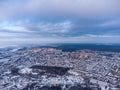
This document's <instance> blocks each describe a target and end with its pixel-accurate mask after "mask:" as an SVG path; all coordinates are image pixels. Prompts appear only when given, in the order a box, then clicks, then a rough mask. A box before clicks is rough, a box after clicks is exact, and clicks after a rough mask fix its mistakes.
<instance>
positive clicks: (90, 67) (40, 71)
mask: <svg viewBox="0 0 120 90" xmlns="http://www.w3.org/2000/svg"><path fill="white" fill-rule="evenodd" d="M0 68H1V69H0V73H1V74H0V90H120V52H115V51H114V52H112V51H111V52H110V51H96V50H90V49H80V50H75V51H63V50H61V49H58V48H50V47H29V48H25V47H23V48H20V47H9V48H8V49H7V48H2V49H0Z"/></svg>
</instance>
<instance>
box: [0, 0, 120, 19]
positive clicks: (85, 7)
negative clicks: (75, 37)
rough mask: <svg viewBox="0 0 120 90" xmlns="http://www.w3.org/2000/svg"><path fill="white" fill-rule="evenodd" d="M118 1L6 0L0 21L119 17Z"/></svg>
mask: <svg viewBox="0 0 120 90" xmlns="http://www.w3.org/2000/svg"><path fill="white" fill-rule="evenodd" d="M119 3H120V1H119V0H99V1H96V0H76V1H74V0H7V1H6V2H1V6H0V11H1V13H0V19H1V20H2V19H6V18H7V19H9V18H12V19H14V18H19V17H26V16H31V17H32V16H41V17H47V18H49V17H51V18H53V19H54V18H57V19H58V18H62V19H65V18H67V17H69V18H70V17H71V18H75V17H76V18H77V19H78V18H80V17H89V18H91V17H96V18H97V16H100V17H101V16H102V17H104V16H106V15H107V16H108V15H109V16H112V15H120V9H119V8H120V5H119Z"/></svg>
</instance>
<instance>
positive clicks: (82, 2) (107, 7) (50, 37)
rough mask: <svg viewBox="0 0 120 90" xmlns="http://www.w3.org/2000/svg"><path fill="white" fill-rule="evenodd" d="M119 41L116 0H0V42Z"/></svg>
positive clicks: (119, 3) (119, 7)
mask: <svg viewBox="0 0 120 90" xmlns="http://www.w3.org/2000/svg"><path fill="white" fill-rule="evenodd" d="M43 43H120V0H0V45H16V44H43Z"/></svg>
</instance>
